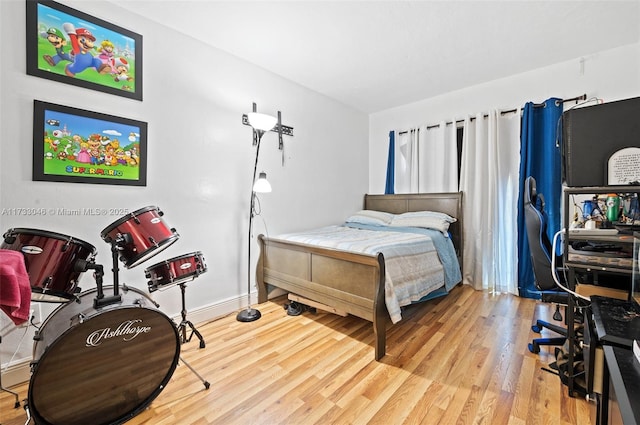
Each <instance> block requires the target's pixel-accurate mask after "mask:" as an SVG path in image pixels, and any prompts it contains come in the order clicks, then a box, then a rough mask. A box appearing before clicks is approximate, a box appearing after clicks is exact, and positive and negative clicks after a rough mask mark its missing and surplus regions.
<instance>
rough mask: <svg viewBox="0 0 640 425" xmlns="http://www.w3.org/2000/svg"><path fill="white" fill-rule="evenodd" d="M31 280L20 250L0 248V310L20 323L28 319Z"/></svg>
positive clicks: (17, 323)
mask: <svg viewBox="0 0 640 425" xmlns="http://www.w3.org/2000/svg"><path fill="white" fill-rule="evenodd" d="M30 309H31V282H30V281H29V274H28V273H27V269H26V267H25V265H24V257H23V256H22V253H21V252H18V251H12V250H8V249H0V310H2V311H4V312H5V314H6V315H7V316H9V318H10V319H11V320H12V321H13V323H15V324H16V325H20V324H22V323H24V322H26V321H27V320H29V310H30Z"/></svg>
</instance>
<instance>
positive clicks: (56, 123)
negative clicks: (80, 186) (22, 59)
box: [32, 100, 148, 186]
mask: <svg viewBox="0 0 640 425" xmlns="http://www.w3.org/2000/svg"><path fill="white" fill-rule="evenodd" d="M47 116H49V118H47ZM52 116H53V117H57V116H61V117H62V118H63V119H65V122H63V121H62V120H57V119H51V117H52ZM65 117H66V118H65ZM96 120H97V121H96ZM104 123H106V124H108V126H105V125H104ZM68 124H71V127H73V128H67V125H68ZM105 127H108V130H120V133H119V134H115V135H116V136H117V137H120V136H123V137H122V138H121V139H119V138H117V137H114V138H111V136H112V135H114V132H112V131H109V132H105V131H104V130H105ZM52 128H55V129H56V130H57V131H58V132H59V133H57V134H56V135H55V136H54V132H53V131H51V133H50V132H49V131H50V130H51V129H52ZM79 129H81V131H80V133H81V134H80V133H78V130H79ZM88 129H91V131H89V130H88ZM134 129H135V130H137V132H134V131H130V130H134ZM124 131H129V134H128V135H125V134H122V133H124ZM83 135H84V139H78V138H77V137H74V136H80V137H81V138H82V137H83ZM101 135H103V137H102V138H100V137H99V136H101ZM107 135H109V136H107ZM89 136H91V141H93V142H94V143H97V141H100V143H101V145H102V153H104V152H105V150H106V147H107V146H108V147H110V148H113V153H114V155H109V157H108V158H109V161H108V162H107V156H106V155H105V156H103V157H102V162H99V160H96V163H95V164H90V163H86V162H83V163H80V162H79V161H80V154H77V155H75V152H76V151H77V150H78V148H81V147H84V148H85V150H86V149H88V146H89V139H90V137H89ZM127 136H128V138H127ZM125 138H127V141H126V142H123V144H120V140H124V139H125ZM132 139H133V140H132ZM55 142H58V143H55ZM116 142H117V143H116ZM46 143H49V146H51V148H50V149H47V151H46V152H45V144H46ZM85 143H86V144H87V146H83V145H84V144H85ZM124 143H128V144H127V145H125V144H124ZM131 146H132V148H130V149H129V150H128V154H129V155H128V156H127V154H126V153H125V150H124V149H125V147H131ZM65 148H68V149H70V150H73V149H74V148H75V151H74V156H73V158H68V156H67V149H65ZM119 148H120V149H121V150H122V153H124V154H125V155H124V156H122V155H121V157H123V159H122V160H121V161H118V160H117V158H118V157H117V156H116V155H115V153H116V152H117V150H118V149H119ZM63 152H65V154H64V155H63ZM106 152H107V153H108V152H109V151H108V150H106ZM132 152H133V153H132ZM54 153H57V155H55V154H54ZM134 154H135V156H134ZM87 155H88V151H87V153H86V154H85V157H87ZM147 156H148V155H147V123H146V122H143V121H137V120H132V119H129V118H123V117H116V116H113V115H107V114H102V113H99V112H92V111H86V110H83V109H78V108H72V107H69V106H63V105H57V104H54V103H48V102H43V101H40V100H34V102H33V172H32V178H33V180H34V181H50V182H69V183H94V184H110V185H125V186H146V185H147ZM63 158H64V159H63ZM46 161H51V162H48V163H47V162H46ZM53 161H58V163H57V165H55V166H53V167H56V169H59V168H62V167H64V168H65V174H62V173H60V172H55V173H51V172H46V168H47V167H52V165H50V164H54V162H53ZM63 161H64V162H63ZM67 161H68V162H67ZM131 167H133V168H131ZM134 169H137V178H135V179H131V178H128V177H125V176H124V174H132V175H136V173H135V171H129V170H134ZM121 170H125V171H124V172H122V171H121ZM66 173H68V174H66ZM117 173H120V174H122V175H123V176H119V175H118V174H117Z"/></svg>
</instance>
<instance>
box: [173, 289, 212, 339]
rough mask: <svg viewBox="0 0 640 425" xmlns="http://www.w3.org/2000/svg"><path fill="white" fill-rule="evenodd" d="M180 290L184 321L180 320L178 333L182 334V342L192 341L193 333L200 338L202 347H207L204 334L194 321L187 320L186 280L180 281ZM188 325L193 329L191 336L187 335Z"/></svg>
mask: <svg viewBox="0 0 640 425" xmlns="http://www.w3.org/2000/svg"><path fill="white" fill-rule="evenodd" d="M179 285H180V291H181V293H182V311H181V312H180V313H181V314H182V322H180V325H178V333H179V334H180V342H182V343H183V344H184V343H186V342H189V341H191V338H192V337H193V334H195V335H196V336H197V337H198V339H199V340H200V348H204V347H205V343H204V338H203V337H202V334H200V332H198V330H197V329H196V327H195V326H193V323H191V322H190V321H189V320H187V308H186V306H185V299H184V295H185V288H186V287H185V286H184V282H182V283H180V284H179ZM187 327H189V328H190V329H191V333H190V334H189V337H187Z"/></svg>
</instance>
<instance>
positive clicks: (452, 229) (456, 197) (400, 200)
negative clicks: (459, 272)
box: [364, 192, 464, 267]
mask: <svg viewBox="0 0 640 425" xmlns="http://www.w3.org/2000/svg"><path fill="white" fill-rule="evenodd" d="M364 209H366V210H375V211H385V212H389V213H393V214H401V213H404V212H413V211H438V212H443V213H445V214H449V215H450V216H451V217H455V218H456V219H457V221H456V222H455V223H451V226H449V233H450V234H451V240H452V241H453V245H454V246H455V247H456V253H457V254H458V261H459V262H460V266H461V267H462V251H463V242H464V239H463V237H462V231H463V217H462V192H447V193H406V194H394V195H364Z"/></svg>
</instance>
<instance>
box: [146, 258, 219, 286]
mask: <svg viewBox="0 0 640 425" xmlns="http://www.w3.org/2000/svg"><path fill="white" fill-rule="evenodd" d="M206 271H207V264H206V263H205V261H204V257H203V256H202V253H201V252H200V251H197V252H193V253H191V254H185V255H181V256H179V257H174V258H171V259H169V260H165V261H163V262H161V263H158V264H154V265H153V266H151V267H149V268H148V269H146V270H145V271H144V274H145V276H146V277H147V279H150V280H149V282H147V284H148V285H149V292H153V291H156V290H158V289H161V288H163V287H168V286H169V285H177V284H179V283H183V282H187V281H190V280H193V279H195V278H196V277H198V276H200V275H201V274H202V273H204V272H206Z"/></svg>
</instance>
